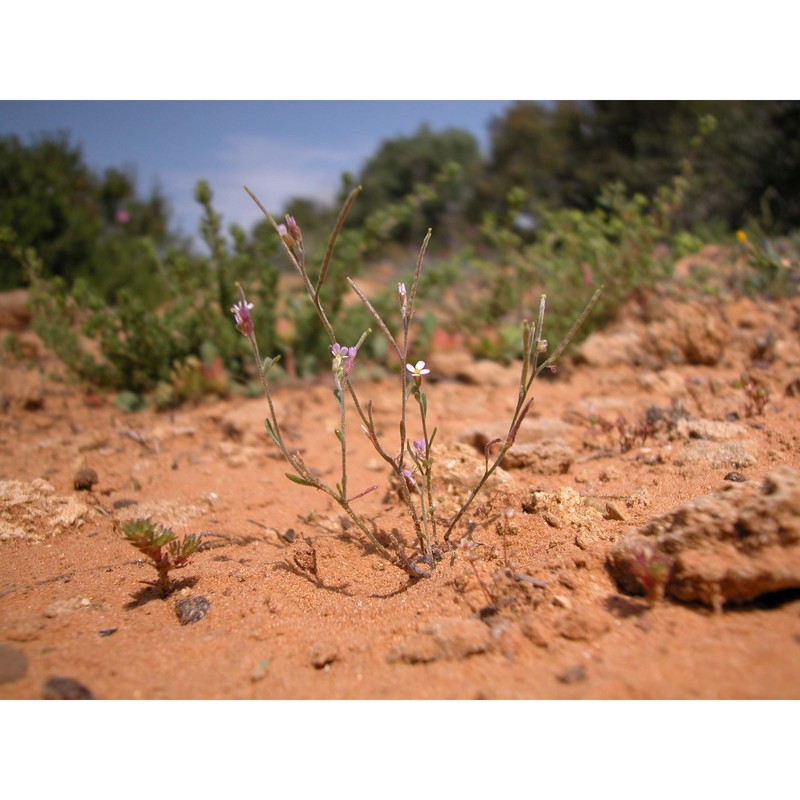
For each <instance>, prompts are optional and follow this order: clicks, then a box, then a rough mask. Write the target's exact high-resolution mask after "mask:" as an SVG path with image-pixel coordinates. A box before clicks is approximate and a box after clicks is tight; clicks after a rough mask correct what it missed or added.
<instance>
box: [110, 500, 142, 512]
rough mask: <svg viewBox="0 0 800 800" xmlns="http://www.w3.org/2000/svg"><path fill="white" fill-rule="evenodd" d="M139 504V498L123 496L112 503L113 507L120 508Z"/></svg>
mask: <svg viewBox="0 0 800 800" xmlns="http://www.w3.org/2000/svg"><path fill="white" fill-rule="evenodd" d="M138 504H139V501H138V500H131V499H130V498H127V497H122V498H120V499H119V500H115V501H114V502H113V503H112V505H111V507H112V508H117V509H119V508H128V507H129V506H136V505H138Z"/></svg>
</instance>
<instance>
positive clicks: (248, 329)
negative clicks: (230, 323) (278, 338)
mask: <svg viewBox="0 0 800 800" xmlns="http://www.w3.org/2000/svg"><path fill="white" fill-rule="evenodd" d="M252 308H253V304H252V303H248V302H247V300H246V299H245V297H244V293H242V299H241V300H240V301H239V302H238V303H234V304H233V306H232V307H231V313H232V314H233V318H234V320H235V321H236V328H237V330H238V331H239V333H241V334H243V335H244V336H250V335H251V334H252V333H253V331H254V330H255V326H254V325H253V318H252V317H251V316H250V311H251V309H252Z"/></svg>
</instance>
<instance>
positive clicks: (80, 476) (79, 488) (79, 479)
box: [72, 467, 100, 492]
mask: <svg viewBox="0 0 800 800" xmlns="http://www.w3.org/2000/svg"><path fill="white" fill-rule="evenodd" d="M99 480H100V479H99V478H98V477H97V473H96V472H95V471H94V470H93V469H91V467H84V468H83V469H79V470H78V471H77V472H76V473H75V476H74V477H73V479H72V485H73V486H74V487H75V491H76V492H91V491H92V487H93V486H94V485H95V484H96V483H97V482H98V481H99Z"/></svg>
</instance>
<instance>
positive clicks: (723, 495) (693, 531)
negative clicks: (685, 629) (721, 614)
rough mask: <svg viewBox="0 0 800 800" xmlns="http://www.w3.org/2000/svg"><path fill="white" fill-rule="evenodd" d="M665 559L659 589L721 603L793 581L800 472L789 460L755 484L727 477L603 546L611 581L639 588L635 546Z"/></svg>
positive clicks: (799, 559)
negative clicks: (709, 490)
mask: <svg viewBox="0 0 800 800" xmlns="http://www.w3.org/2000/svg"><path fill="white" fill-rule="evenodd" d="M644 548H649V549H651V550H652V551H653V553H654V554H655V556H656V557H658V558H659V559H663V560H664V562H665V563H666V564H667V567H668V572H667V576H666V582H665V586H664V592H665V594H666V595H667V596H670V597H673V598H675V599H677V600H684V601H694V602H700V603H704V604H706V605H710V606H712V607H713V608H715V609H721V608H722V605H723V604H724V603H725V602H734V603H741V602H747V601H751V600H754V599H756V598H757V597H759V596H761V595H763V594H767V593H769V592H777V591H781V590H784V589H797V588H800V475H798V473H797V472H795V471H794V470H792V469H790V468H789V467H780V468H778V469H776V470H775V471H773V472H771V473H770V474H769V475H767V477H766V478H765V479H764V481H763V483H762V484H761V485H758V484H756V483H754V482H748V483H728V484H727V485H726V486H725V487H724V488H723V489H721V490H720V491H718V492H714V493H713V494H709V495H706V496H704V497H701V498H698V499H696V500H693V501H691V502H689V503H686V504H685V505H682V506H679V507H677V508H675V509H673V510H672V511H670V512H668V513H666V514H663V515H660V516H658V517H655V518H654V519H652V520H651V521H650V522H649V523H647V525H645V526H643V527H642V528H639V529H637V530H636V531H634V532H632V533H631V534H629V535H628V536H626V537H625V538H624V539H623V540H622V541H621V542H619V543H618V544H617V545H616V546H615V547H614V548H613V549H612V550H611V552H610V553H609V555H608V558H607V561H606V564H607V567H608V570H609V572H610V573H611V575H612V577H613V578H614V579H615V580H616V582H617V584H618V585H619V587H620V588H621V589H622V590H623V591H625V592H628V593H631V594H641V593H642V588H643V587H642V585H641V583H640V582H639V579H638V578H637V577H636V575H637V554H640V553H641V552H642V550H643V549H644Z"/></svg>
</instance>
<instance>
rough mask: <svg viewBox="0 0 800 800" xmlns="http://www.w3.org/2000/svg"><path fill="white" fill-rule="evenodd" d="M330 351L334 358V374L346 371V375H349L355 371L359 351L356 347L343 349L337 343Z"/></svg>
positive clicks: (332, 367) (332, 365)
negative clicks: (354, 366) (354, 365)
mask: <svg viewBox="0 0 800 800" xmlns="http://www.w3.org/2000/svg"><path fill="white" fill-rule="evenodd" d="M330 351H331V355H332V356H333V362H332V364H331V369H333V371H334V372H339V371H344V374H345V375H349V374H350V371H351V370H352V369H353V364H354V362H355V360H356V355H357V353H358V350H356V348H355V347H342V345H340V344H339V343H338V342H336V343H334V344H332V345H331V346H330Z"/></svg>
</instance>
